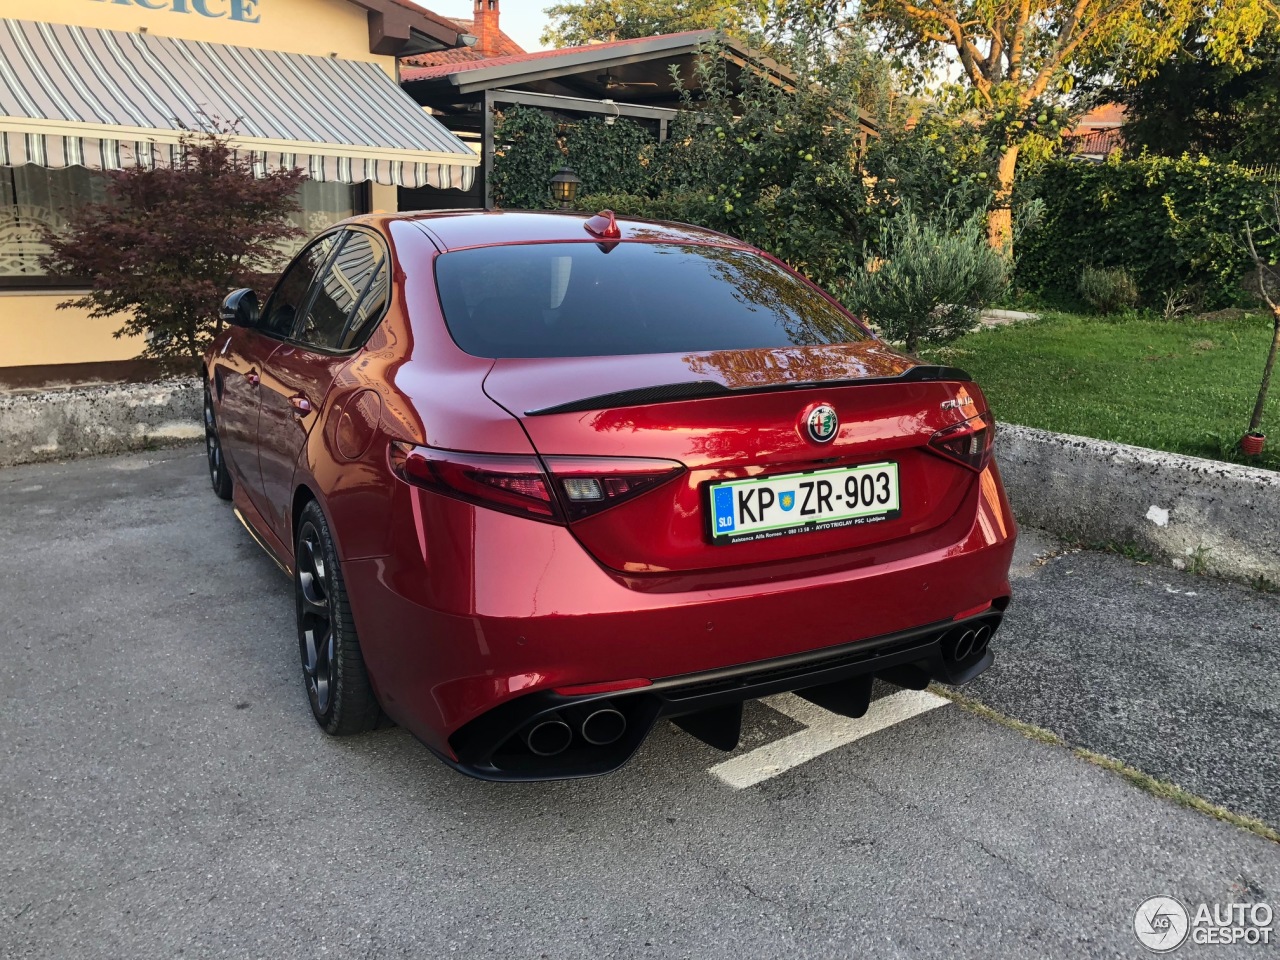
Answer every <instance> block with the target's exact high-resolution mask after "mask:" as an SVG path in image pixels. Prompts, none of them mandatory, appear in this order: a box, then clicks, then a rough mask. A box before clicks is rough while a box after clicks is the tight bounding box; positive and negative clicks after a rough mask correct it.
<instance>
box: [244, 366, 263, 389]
mask: <svg viewBox="0 0 1280 960" xmlns="http://www.w3.org/2000/svg"><path fill="white" fill-rule="evenodd" d="M244 378H245V379H246V380H248V381H249V386H251V387H256V386H257V385H258V380H259V379H260V378H259V377H258V371H257V370H250V371H249V372H248V373H246V374H245V375H244Z"/></svg>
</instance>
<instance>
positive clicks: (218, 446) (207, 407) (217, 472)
mask: <svg viewBox="0 0 1280 960" xmlns="http://www.w3.org/2000/svg"><path fill="white" fill-rule="evenodd" d="M204 447H205V456H206V458H207V459H208V461H209V482H210V483H211V484H212V485H213V492H214V493H215V494H217V495H218V498H219V499H220V500H230V499H231V492H232V490H233V484H232V482H231V473H230V472H229V471H228V470H227V459H226V457H224V456H223V455H222V438H221V437H220V436H218V423H217V421H216V420H215V419H214V414H213V397H211V396H210V395H209V385H208V384H205V388H204Z"/></svg>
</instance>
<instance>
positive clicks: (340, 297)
mask: <svg viewBox="0 0 1280 960" xmlns="http://www.w3.org/2000/svg"><path fill="white" fill-rule="evenodd" d="M381 258H382V249H381V247H380V246H378V245H377V244H375V243H374V242H373V239H372V238H371V237H369V235H368V234H366V233H363V232H361V231H358V230H350V231H347V233H346V235H345V237H344V239H343V242H342V246H341V247H340V248H339V249H338V253H337V255H336V256H335V257H334V258H333V261H332V262H331V263H330V264H329V268H328V269H327V270H326V271H325V272H324V273H323V274H322V275H321V277H320V282H319V283H318V284H317V285H316V291H315V295H314V296H313V297H312V299H311V306H310V308H309V309H308V310H307V319H306V321H305V322H304V323H303V325H302V331H301V332H300V333H299V334H298V339H299V340H300V341H301V342H303V343H305V344H309V345H312V346H317V347H320V348H322V349H325V350H340V349H345V348H346V346H347V343H348V341H349V339H350V338H349V337H347V335H346V334H347V329H348V328H347V321H348V319H349V318H350V317H351V313H352V308H353V307H355V305H356V303H357V302H359V301H360V299H361V297H362V296H364V294H365V293H366V292H367V290H368V287H369V285H370V282H371V281H372V280H373V279H374V277H375V275H376V274H377V273H378V269H379V266H380V262H381Z"/></svg>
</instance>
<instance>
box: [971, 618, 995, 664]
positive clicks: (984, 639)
mask: <svg viewBox="0 0 1280 960" xmlns="http://www.w3.org/2000/svg"><path fill="white" fill-rule="evenodd" d="M989 643H991V628H990V627H989V626H987V625H986V624H983V625H982V626H980V627H979V628H978V629H977V630H975V631H973V654H972V655H973V656H975V657H980V656H982V655H983V654H984V653H986V652H987V645H988V644H989Z"/></svg>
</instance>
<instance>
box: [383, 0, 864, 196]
mask: <svg viewBox="0 0 1280 960" xmlns="http://www.w3.org/2000/svg"><path fill="white" fill-rule="evenodd" d="M481 4H492V5H493V8H494V11H495V12H496V10H497V0H477V7H479V6H480V5H481ZM715 39H717V34H716V32H715V31H714V30H688V31H685V32H683V33H671V34H662V35H659V36H654V37H640V38H637V39H633V40H615V41H612V42H609V43H592V44H588V45H586V46H581V47H564V48H562V49H559V50H540V51H536V52H534V53H519V54H508V55H505V56H499V57H489V58H473V59H463V60H454V59H452V56H453V55H452V53H450V54H449V55H448V57H449V59H445V60H444V62H440V63H435V64H434V65H431V66H420V65H411V64H406V65H405V66H404V68H403V69H402V70H401V73H400V80H401V84H402V85H403V86H404V88H405V90H407V91H408V92H409V94H410V95H411V96H412V97H413V99H414V100H416V101H417V102H418V103H420V104H422V105H423V106H424V107H427V108H428V109H430V110H431V112H432V113H433V114H434V115H435V116H436V117H437V118H438V119H439V120H440V121H441V122H442V123H444V125H445V126H447V127H448V128H449V129H450V130H452V131H453V132H455V133H456V134H457V135H458V136H459V137H461V138H462V139H463V140H465V141H467V142H468V143H471V144H473V145H474V146H475V148H476V149H477V151H479V152H480V153H481V157H482V160H483V165H482V171H481V176H480V178H479V179H478V180H477V181H476V184H475V186H474V187H473V189H472V190H470V191H469V192H468V194H467V196H466V198H465V199H466V203H465V204H463V205H466V206H473V207H484V206H489V205H490V201H491V199H492V197H491V193H490V191H489V189H488V182H489V171H490V169H491V168H492V164H493V152H494V148H495V144H494V138H493V126H494V119H495V114H496V111H499V110H501V108H502V107H503V106H506V105H509V104H521V105H524V106H530V107H538V108H540V109H543V110H547V111H549V112H551V113H552V114H553V115H555V116H556V117H557V118H558V119H560V120H563V121H567V122H573V121H574V120H575V118H581V117H585V116H601V117H605V118H606V120H607V119H608V118H610V117H614V118H616V117H626V118H627V119H629V120H633V121H635V122H637V123H639V124H641V125H643V126H646V127H648V128H649V129H650V130H651V131H652V133H653V134H654V136H655V137H656V139H658V140H659V141H661V140H665V139H666V135H667V127H668V124H669V123H670V121H671V120H672V119H673V118H674V117H675V116H676V113H677V112H678V111H679V110H680V109H681V108H682V106H683V101H682V99H681V96H680V92H679V90H678V89H677V88H676V86H675V85H674V83H673V82H672V77H671V74H672V71H673V70H675V71H677V72H678V73H679V76H680V82H681V84H683V85H684V87H685V88H686V89H688V90H690V91H691V93H692V94H693V95H694V98H695V100H696V97H697V93H698V74H697V71H696V69H695V62H696V59H697V58H698V57H700V56H703V55H704V53H705V51H706V49H707V45H708V43H709V42H710V41H712V40H715ZM718 39H719V46H718V49H719V51H720V56H722V57H723V58H724V59H725V61H726V68H727V72H728V76H729V79H730V81H731V82H735V83H736V82H737V79H738V78H739V77H740V76H741V75H742V74H743V72H744V71H752V72H754V73H757V74H764V75H766V76H768V77H770V78H772V79H773V80H774V81H775V82H777V83H779V84H784V85H785V84H789V83H791V82H793V80H794V78H793V77H792V75H791V74H790V72H789V71H788V70H787V69H786V68H785V67H783V66H781V65H780V64H778V63H775V62H774V61H773V60H771V59H769V58H768V57H766V56H764V55H763V54H761V53H759V52H758V51H755V50H751V49H749V48H748V47H746V46H744V45H742V44H740V43H739V42H738V41H736V40H734V39H732V38H726V37H723V36H720V37H719V38H718ZM415 59H417V58H415ZM859 126H860V128H861V132H862V138H863V141H864V142H865V140H866V138H867V137H872V136H876V130H875V125H874V124H873V123H872V121H871V120H870V119H869V118H868V117H866V116H863V117H860V118H859ZM401 202H402V205H404V206H405V207H406V208H410V207H411V208H414V209H423V210H432V209H440V208H443V207H454V206H459V202H458V198H457V196H456V194H455V195H451V196H445V195H444V194H443V192H442V191H438V190H434V189H431V188H423V189H417V190H402V191H401Z"/></svg>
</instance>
